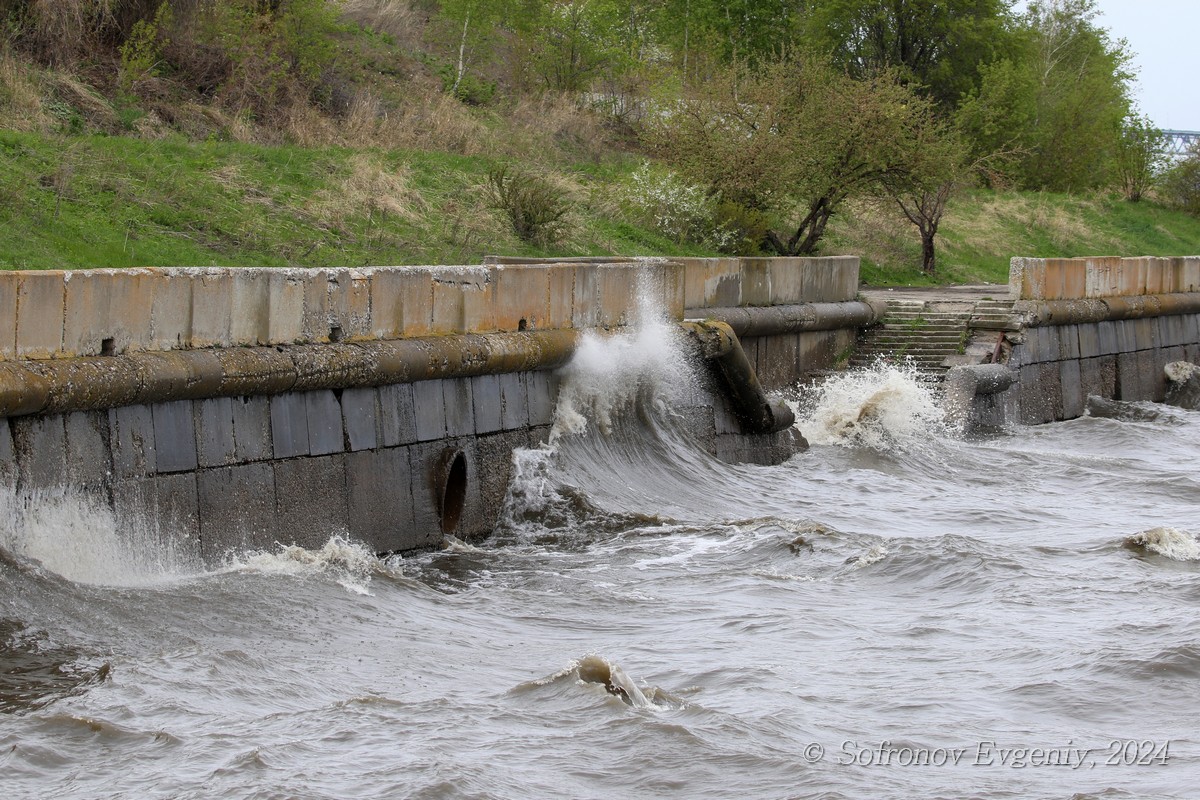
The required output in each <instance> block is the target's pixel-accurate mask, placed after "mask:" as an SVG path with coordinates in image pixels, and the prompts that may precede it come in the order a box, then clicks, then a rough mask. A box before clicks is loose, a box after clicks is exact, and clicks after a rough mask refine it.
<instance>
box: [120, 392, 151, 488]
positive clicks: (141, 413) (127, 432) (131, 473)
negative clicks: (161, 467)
mask: <svg viewBox="0 0 1200 800" xmlns="http://www.w3.org/2000/svg"><path fill="white" fill-rule="evenodd" d="M108 429H109V446H110V448H111V450H112V460H113V475H114V477H115V478H116V479H118V480H123V479H125V478H132V477H139V476H142V475H149V474H151V473H153V472H156V471H157V470H158V458H157V454H156V453H155V447H154V415H153V413H151V411H150V407H149V406H122V407H120V408H113V409H109V412H108Z"/></svg>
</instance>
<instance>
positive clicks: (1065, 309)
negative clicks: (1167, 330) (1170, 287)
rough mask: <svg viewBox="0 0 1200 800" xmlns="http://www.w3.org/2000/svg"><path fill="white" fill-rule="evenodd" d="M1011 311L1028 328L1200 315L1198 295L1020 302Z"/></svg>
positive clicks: (1193, 293)
mask: <svg viewBox="0 0 1200 800" xmlns="http://www.w3.org/2000/svg"><path fill="white" fill-rule="evenodd" d="M1013 310H1014V311H1016V312H1017V313H1018V314H1021V315H1022V316H1023V317H1024V327H1027V328H1042V327H1047V326H1051V325H1081V324H1084V323H1088V322H1109V321H1112V320H1124V319H1143V318H1145V317H1170V316H1176V315H1179V314H1200V292H1188V293H1176V294H1147V295H1138V296H1133V297H1098V298H1088V299H1084V300H1020V301H1018V302H1017V303H1016V305H1014V306H1013Z"/></svg>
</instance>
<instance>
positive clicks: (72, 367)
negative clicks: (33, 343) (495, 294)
mask: <svg viewBox="0 0 1200 800" xmlns="http://www.w3.org/2000/svg"><path fill="white" fill-rule="evenodd" d="M578 337H579V332H578V331H575V330H569V329H564V330H548V331H524V332H520V333H488V334H460V335H454V336H428V337H422V338H413V339H391V340H372V341H364V342H346V343H337V344H332V343H331V344H307V345H286V346H285V345H279V346H275V347H231V348H223V349H206V350H174V351H169V352H138V353H129V354H124V355H114V356H89V357H85V358H63V359H48V360H41V361H33V360H30V361H3V362H0V417H16V416H23V415H26V414H39V413H46V414H50V413H63V412H68V411H90V410H95V409H104V408H118V407H120V406H128V405H138V404H145V403H159V402H167V401H171V400H200V399H205V398H210V397H241V396H247V395H272V394H281V393H283V392H289V391H308V390H313V389H349V388H355V387H364V386H383V385H387V384H393V383H411V382H415V381H422V380H430V379H434V378H467V377H473V376H475V375H495V374H502V373H506V372H525V371H531V370H541V369H553V368H555V367H559V366H562V365H563V364H565V363H566V362H567V361H568V360H569V359H570V357H571V355H572V354H573V353H574V352H575V345H576V342H577V340H578Z"/></svg>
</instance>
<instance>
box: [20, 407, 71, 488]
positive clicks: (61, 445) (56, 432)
mask: <svg viewBox="0 0 1200 800" xmlns="http://www.w3.org/2000/svg"><path fill="white" fill-rule="evenodd" d="M9 424H10V425H12V432H13V447H14V449H15V450H16V459H17V470H18V474H19V478H20V480H19V485H20V488H21V489H22V490H29V489H47V488H50V487H53V486H62V485H64V484H66V482H67V435H66V428H65V427H64V424H63V417H62V415H59V414H52V415H50V416H46V417H39V416H31V417H14V418H13V419H11V420H10V421H9Z"/></svg>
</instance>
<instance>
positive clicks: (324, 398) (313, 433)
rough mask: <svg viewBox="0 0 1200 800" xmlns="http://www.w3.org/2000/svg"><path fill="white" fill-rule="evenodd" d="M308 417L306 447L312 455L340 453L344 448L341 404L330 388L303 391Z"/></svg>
mask: <svg viewBox="0 0 1200 800" xmlns="http://www.w3.org/2000/svg"><path fill="white" fill-rule="evenodd" d="M304 405H305V410H306V416H307V417H308V448H309V450H308V451H309V452H310V453H311V454H312V455H314V456H324V455H329V454H330V453H340V452H342V451H343V450H344V449H345V446H344V445H345V439H344V437H343V435H342V404H341V403H339V402H338V398H337V396H336V395H335V394H334V393H333V391H332V390H330V389H319V390H317V391H314V392H305V393H304Z"/></svg>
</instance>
